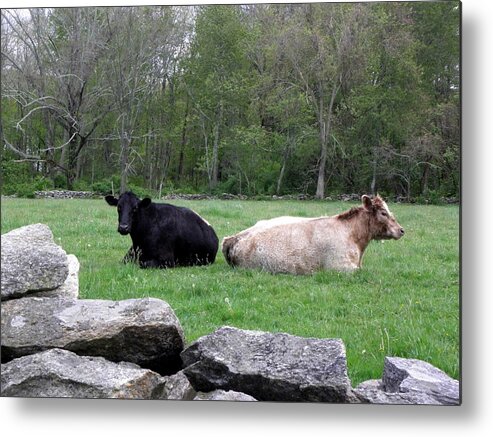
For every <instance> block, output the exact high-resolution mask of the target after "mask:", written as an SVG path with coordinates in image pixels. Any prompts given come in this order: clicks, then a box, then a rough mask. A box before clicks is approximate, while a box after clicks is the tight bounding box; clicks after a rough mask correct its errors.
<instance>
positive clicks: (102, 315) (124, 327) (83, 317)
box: [1, 297, 184, 374]
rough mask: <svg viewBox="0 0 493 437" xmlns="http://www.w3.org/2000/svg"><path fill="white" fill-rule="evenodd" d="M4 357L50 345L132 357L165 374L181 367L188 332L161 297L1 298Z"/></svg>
mask: <svg viewBox="0 0 493 437" xmlns="http://www.w3.org/2000/svg"><path fill="white" fill-rule="evenodd" d="M1 312H2V320H1V336H2V361H3V362H5V361H8V360H11V359H13V358H18V357H20V356H23V355H28V354H33V353H36V352H40V351H44V350H46V349H51V348H61V349H66V350H70V351H73V352H76V353H77V354H79V355H87V356H101V357H104V358H106V359H108V360H110V361H116V362H118V361H128V362H132V363H136V364H138V365H140V366H142V367H145V368H149V369H152V370H155V371H157V372H159V373H162V374H172V373H175V372H176V371H178V370H179V369H180V366H181V361H180V352H181V351H182V350H183V345H184V336H183V330H182V327H181V325H180V322H179V320H178V319H177V317H176V316H175V313H174V312H173V310H172V309H171V307H170V306H169V305H168V304H167V303H166V302H164V301H162V300H159V299H152V298H145V299H128V300H123V301H107V300H77V299H61V298H39V297H25V298H23V299H14V300H9V301H6V302H3V303H2V308H1Z"/></svg>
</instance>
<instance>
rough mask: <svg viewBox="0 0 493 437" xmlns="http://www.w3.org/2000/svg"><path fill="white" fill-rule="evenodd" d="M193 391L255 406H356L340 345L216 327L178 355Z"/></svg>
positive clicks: (338, 343)
mask: <svg viewBox="0 0 493 437" xmlns="http://www.w3.org/2000/svg"><path fill="white" fill-rule="evenodd" d="M181 356H182V360H183V364H184V366H185V368H184V370H183V372H184V373H185V375H186V376H187V378H188V379H189V380H190V382H191V384H192V385H193V387H194V388H195V390H197V391H202V392H210V391H214V390H216V389H223V390H234V391H238V392H242V393H246V394H248V395H250V396H253V397H254V398H255V399H257V400H259V401H308V402H357V400H356V397H355V396H354V394H353V393H352V389H351V383H350V380H349V378H348V375H347V366H346V352H345V347H344V344H343V342H342V341H341V340H340V339H315V338H303V337H296V336H293V335H289V334H283V333H278V334H272V333H267V332H259V331H246V330H241V329H237V328H232V327H227V326H226V327H222V328H220V329H218V330H217V331H215V332H214V333H212V334H210V335H206V336H204V337H201V338H200V339H198V340H197V341H196V342H194V343H193V344H191V345H190V346H189V347H188V348H187V349H185V350H184V351H183V352H182V354H181Z"/></svg>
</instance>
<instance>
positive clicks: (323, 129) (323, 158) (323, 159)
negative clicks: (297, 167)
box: [315, 83, 339, 199]
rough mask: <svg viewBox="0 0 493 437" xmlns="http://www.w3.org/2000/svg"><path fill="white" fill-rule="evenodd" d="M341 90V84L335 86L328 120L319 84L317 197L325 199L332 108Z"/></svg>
mask: <svg viewBox="0 0 493 437" xmlns="http://www.w3.org/2000/svg"><path fill="white" fill-rule="evenodd" d="M338 90H339V84H334V87H333V88H332V95H331V96H330V102H329V107H328V108H327V114H326V118H325V117H324V114H325V111H324V106H325V105H324V94H323V85H322V84H321V83H320V84H319V108H318V125H319V140H320V162H319V164H318V178H317V191H316V193H315V197H316V198H317V199H323V198H324V197H325V167H326V165H327V155H328V150H327V149H328V142H329V135H330V128H331V122H332V108H333V107H334V102H335V98H336V95H337V92H338Z"/></svg>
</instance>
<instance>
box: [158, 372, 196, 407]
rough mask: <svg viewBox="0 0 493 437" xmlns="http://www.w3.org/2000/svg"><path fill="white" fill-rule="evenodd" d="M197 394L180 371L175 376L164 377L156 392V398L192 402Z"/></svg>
mask: <svg viewBox="0 0 493 437" xmlns="http://www.w3.org/2000/svg"><path fill="white" fill-rule="evenodd" d="M196 394H197V392H196V391H195V390H194V388H193V387H192V384H190V381H189V380H188V378H187V377H186V376H185V374H184V373H183V372H182V371H180V372H178V373H176V374H175V375H171V376H165V377H163V381H162V383H161V384H160V385H159V386H158V387H157V388H156V390H155V391H154V398H155V399H169V400H171V399H172V400H179V401H191V400H193V398H194V397H195V395H196Z"/></svg>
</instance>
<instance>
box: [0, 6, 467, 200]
mask: <svg viewBox="0 0 493 437" xmlns="http://www.w3.org/2000/svg"><path fill="white" fill-rule="evenodd" d="M460 15H461V11H460V3H459V2H456V1H446V2H385V3H378V2H376V3H374V2H371V3H346V4H345V3H326V4H321V3H317V4H285V5H281V4H270V5H268V4H253V5H202V6H148V7H145V6H138V7H104V8H103V7H100V8H98V7H91V8H89V7H88V8H39V9H11V10H8V9H4V10H2V16H1V50H2V77H1V88H2V94H1V104H2V109H1V112H2V114H1V132H0V133H1V139H2V156H1V168H2V194H17V195H19V196H30V195H32V193H33V191H34V190H36V189H47V188H68V189H79V190H94V191H98V192H103V193H104V192H109V191H111V190H114V191H124V190H126V189H129V188H130V189H132V190H134V191H135V192H136V193H137V194H141V195H143V194H144V193H146V194H147V193H149V194H152V195H159V196H161V194H165V193H171V192H184V193H194V192H208V193H213V194H214V193H224V192H226V193H232V194H246V195H250V196H256V195H272V194H278V195H282V194H293V193H303V194H310V195H315V196H316V197H318V198H323V197H325V196H327V195H331V194H336V193H352V192H356V193H363V192H370V193H375V192H377V191H378V192H379V193H380V194H383V195H384V196H401V197H403V198H405V199H408V200H411V199H414V200H418V201H419V200H426V201H433V200H436V199H439V198H440V197H443V196H456V197H457V196H459V190H460V156H461V153H460V152H461V149H460V126H461V125H460V121H461V113H460V108H461V106H460V70H459V66H460Z"/></svg>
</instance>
